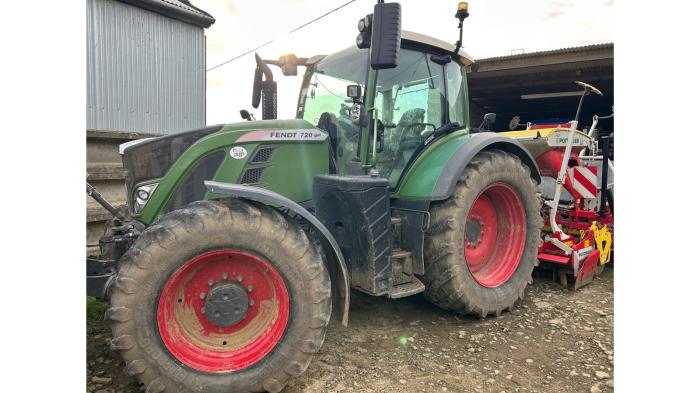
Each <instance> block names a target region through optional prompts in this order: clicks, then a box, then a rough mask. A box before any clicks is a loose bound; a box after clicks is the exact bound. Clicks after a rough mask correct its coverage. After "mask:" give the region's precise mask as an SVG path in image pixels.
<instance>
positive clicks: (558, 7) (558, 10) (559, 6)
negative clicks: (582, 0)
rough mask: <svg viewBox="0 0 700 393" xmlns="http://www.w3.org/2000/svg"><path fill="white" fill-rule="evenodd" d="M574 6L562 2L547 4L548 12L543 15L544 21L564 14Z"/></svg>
mask: <svg viewBox="0 0 700 393" xmlns="http://www.w3.org/2000/svg"><path fill="white" fill-rule="evenodd" d="M573 6H574V4H573V3H570V2H564V1H552V2H550V3H549V12H547V14H546V15H545V19H549V20H551V19H556V18H558V17H560V16H562V15H563V14H564V12H565V11H566V8H571V7H573Z"/></svg>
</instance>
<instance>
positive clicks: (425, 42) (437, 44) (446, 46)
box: [306, 30, 474, 66]
mask: <svg viewBox="0 0 700 393" xmlns="http://www.w3.org/2000/svg"><path fill="white" fill-rule="evenodd" d="M401 40H402V41H409V42H412V43H416V44H418V45H422V46H427V47H431V48H435V49H437V50H439V51H441V52H445V54H447V53H452V52H453V51H454V50H455V45H454V44H450V43H449V42H447V41H443V40H440V39H437V38H434V37H430V36H427V35H425V34H420V33H416V32H413V31H408V30H401ZM325 57H326V55H316V56H312V57H310V58H308V60H307V61H306V65H311V64H315V63H318V62H319V61H321V60H322V59H323V58H325ZM459 60H460V62H461V63H462V64H464V65H465V66H466V65H470V64H472V63H474V58H473V57H471V56H470V55H469V54H468V53H467V52H465V51H464V49H460V50H459Z"/></svg>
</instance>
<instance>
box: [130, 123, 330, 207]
mask: <svg viewBox="0 0 700 393" xmlns="http://www.w3.org/2000/svg"><path fill="white" fill-rule="evenodd" d="M327 143H328V134H327V133H326V132H325V131H322V130H320V129H318V128H316V127H314V126H313V125H312V124H311V123H309V122H307V121H305V120H301V119H291V120H260V121H244V122H238V123H231V124H225V125H216V126H211V127H206V128H202V129H198V130H193V131H187V132H181V133H178V134H173V135H166V136H162V137H157V138H152V139H148V140H141V141H138V143H132V144H129V145H123V146H121V147H122V149H123V157H122V160H123V163H124V168H125V169H126V170H127V175H126V186H127V190H126V191H127V200H128V202H129V207H130V208H131V210H132V214H133V215H134V216H135V217H142V218H143V216H144V215H146V216H147V217H146V218H144V219H146V220H147V221H148V220H150V219H151V217H155V215H156V214H159V213H161V212H164V211H170V210H172V209H174V208H177V207H178V206H180V205H181V204H182V203H185V202H187V203H189V202H191V201H194V200H198V199H201V198H202V197H203V196H204V195H203V193H204V191H205V190H204V185H203V181H204V180H217V181H225V182H229V183H240V184H261V185H262V183H263V182H264V183H266V185H268V186H270V187H271V188H270V189H275V188H279V189H296V188H300V187H301V184H306V183H307V182H306V180H308V179H306V178H304V179H303V181H302V180H299V179H296V177H298V176H301V175H300V174H295V173H294V165H289V163H292V162H296V163H298V165H300V166H308V165H311V166H313V167H314V168H316V167H318V168H317V169H315V170H314V173H320V172H323V171H324V170H325V172H327V171H328V169H327V168H328V157H327V154H328V152H327V150H328V149H327V147H324V146H325V144H327ZM272 151H274V152H275V154H274V155H275V157H277V158H276V159H275V163H274V164H273V163H271V162H261V161H260V158H261V157H263V156H265V154H267V155H268V156H270V155H271V153H270V152H272ZM324 153H325V156H324ZM268 161H269V157H268ZM282 162H284V163H285V164H286V165H281V163H282ZM310 163H313V164H310ZM263 167H265V168H263ZM249 172H250V173H249ZM296 172H299V171H298V170H297V171H296ZM251 173H252V174H254V175H256V176H252V175H251ZM309 176H311V177H309V178H312V175H309ZM292 180H294V181H296V182H297V183H298V184H299V186H296V185H291V186H290V185H289V184H288V183H289V182H291V181H292ZM305 188H309V190H308V193H310V187H305ZM305 188H304V190H301V191H298V192H297V194H298V198H299V200H304V198H305V196H306V194H307V192H306V191H307V190H306V189H305ZM141 189H145V190H146V191H147V193H145V194H146V195H148V197H147V198H148V199H147V200H146V201H147V203H146V205H147V206H145V207H144V202H143V201H142V200H139V203H138V204H136V205H138V206H136V205H135V203H134V202H136V199H135V198H136V195H135V193H136V191H137V190H141ZM302 191H303V192H302ZM142 194H144V193H143V192H142ZM200 194H202V195H200ZM195 196H196V198H195ZM192 198H195V199H192ZM154 200H156V201H154ZM166 203H168V204H167V206H166ZM137 207H138V208H137ZM163 209H165V210H163Z"/></svg>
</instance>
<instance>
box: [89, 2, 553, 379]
mask: <svg viewBox="0 0 700 393" xmlns="http://www.w3.org/2000/svg"><path fill="white" fill-rule="evenodd" d="M468 15H469V13H468V9H467V4H466V3H460V4H459V6H458V11H457V13H456V18H457V19H458V20H459V40H458V41H457V43H456V44H455V45H453V44H449V43H447V42H444V41H441V40H438V39H435V38H431V37H427V36H424V35H421V34H416V33H411V32H408V31H402V30H401V7H400V5H399V4H397V3H383V2H382V1H380V2H379V3H378V4H376V5H375V6H374V11H373V14H370V15H367V16H365V17H364V18H362V19H361V20H360V21H359V24H358V28H359V30H360V33H359V35H358V38H357V41H356V43H355V45H352V46H351V47H348V48H347V49H344V50H341V51H338V52H336V53H333V54H331V55H327V56H314V57H309V58H297V57H296V56H294V55H287V56H283V57H282V58H280V59H279V60H274V61H266V60H263V59H261V58H260V57H258V56H256V63H257V64H256V70H255V79H254V80H255V82H254V92H253V106H254V107H257V106H258V104H260V103H262V118H263V119H262V120H259V121H254V120H253V119H252V116H251V115H250V114H249V113H246V112H245V111H242V115H244V117H246V119H247V120H250V121H242V122H238V123H232V124H226V125H217V126H211V127H206V128H203V129H199V130H194V131H189V132H183V133H179V134H175V135H168V136H163V137H158V138H153V139H148V140H139V141H134V142H130V143H127V144H125V145H122V146H121V147H120V150H121V153H122V154H123V162H124V166H125V168H126V170H127V171H128V176H127V180H126V187H127V198H128V203H127V205H125V206H121V207H119V208H115V207H113V206H110V205H109V204H108V203H107V202H105V201H104V199H103V198H101V197H100V195H99V194H98V193H97V192H96V191H95V190H94V188H92V187H91V186H90V185H88V194H90V195H92V196H93V197H95V199H97V200H98V202H100V204H102V205H103V206H104V207H105V208H106V209H108V210H109V211H110V212H112V213H113V215H114V218H113V219H112V220H111V222H110V223H109V226H108V228H107V231H106V234H105V236H104V237H103V238H102V239H101V240H100V245H101V255H100V256H99V258H96V259H89V260H88V273H89V277H88V285H87V286H88V293H89V294H91V295H95V296H98V297H100V298H104V299H109V301H110V303H111V304H110V307H109V308H108V310H107V312H106V314H105V318H106V319H107V320H108V321H109V322H110V323H111V327H112V332H113V339H112V341H111V347H112V348H113V349H114V350H116V351H118V352H119V353H120V354H121V356H122V357H123V359H124V361H125V364H126V365H125V372H126V373H127V374H129V375H132V376H135V377H137V378H138V379H139V380H140V381H141V382H142V383H143V384H144V387H145V391H146V392H148V393H157V392H227V393H230V392H252V391H263V390H267V391H270V392H277V391H280V390H281V389H282V388H283V387H284V386H285V385H286V384H287V382H288V381H289V379H290V378H292V377H294V376H298V375H300V374H301V373H303V372H304V370H305V369H306V368H307V366H308V365H309V363H310V362H311V359H312V356H313V355H314V354H315V353H317V352H318V351H319V349H320V347H321V345H322V344H323V340H324V336H325V332H326V327H327V326H328V324H329V320H330V318H331V313H332V312H334V313H335V314H336V315H337V317H338V318H339V319H340V321H341V323H342V324H343V325H347V322H348V311H349V302H350V293H349V291H350V289H351V288H352V289H355V290H358V291H361V292H364V293H366V294H369V295H372V296H384V297H388V298H392V299H393V298H402V297H406V296H409V295H414V294H418V293H423V294H424V295H425V297H426V298H427V299H429V300H430V301H431V302H433V303H434V304H436V305H437V306H439V307H441V308H444V309H446V310H449V311H452V312H454V313H458V314H475V315H477V316H480V317H486V316H487V315H489V314H494V315H499V314H501V313H502V312H503V311H504V310H511V309H512V308H513V307H514V305H515V304H516V302H517V301H518V300H519V299H522V298H523V297H524V294H525V287H526V286H527V285H528V283H530V282H531V280H532V272H533V268H534V266H535V264H536V263H537V255H538V249H539V247H540V243H541V228H542V227H543V220H542V216H541V212H540V210H541V201H540V197H539V194H538V188H537V187H538V184H539V182H540V173H539V170H538V167H537V163H536V160H535V159H534V158H533V156H532V155H531V153H530V152H529V151H528V149H527V148H526V147H524V146H523V144H521V143H520V142H519V141H518V140H517V139H515V138H512V137H508V136H504V135H499V134H497V133H493V132H481V131H482V129H481V128H482V127H479V128H478V129H472V128H470V127H469V126H468V125H469V124H470V121H469V110H468V98H467V78H466V75H467V68H468V67H470V66H471V65H472V64H473V60H472V58H471V57H470V56H469V55H467V54H466V53H465V52H464V51H463V50H462V49H461V47H462V24H463V21H464V19H465V18H466V17H467V16H468ZM270 65H274V66H279V67H280V68H281V70H282V73H283V74H284V75H296V74H297V69H298V68H299V67H305V68H306V71H305V74H304V76H303V82H302V86H301V90H300V93H299V99H298V103H297V106H296V108H297V116H296V118H295V119H291V120H279V119H276V117H277V116H276V108H277V102H276V100H277V93H276V91H277V88H276V82H275V81H274V80H273V75H272V72H271V70H270ZM489 120H490V118H489V117H487V118H486V119H485V121H484V123H486V122H488V121H489ZM484 123H482V126H483V125H484Z"/></svg>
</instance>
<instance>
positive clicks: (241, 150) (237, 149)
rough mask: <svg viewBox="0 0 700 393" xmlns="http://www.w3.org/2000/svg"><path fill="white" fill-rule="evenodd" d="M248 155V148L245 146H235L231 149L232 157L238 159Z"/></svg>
mask: <svg viewBox="0 0 700 393" xmlns="http://www.w3.org/2000/svg"><path fill="white" fill-rule="evenodd" d="M247 155H248V150H246V149H245V147H241V146H234V147H233V149H231V157H233V158H234V159H236V160H241V159H243V158H245V157H246V156H247Z"/></svg>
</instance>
